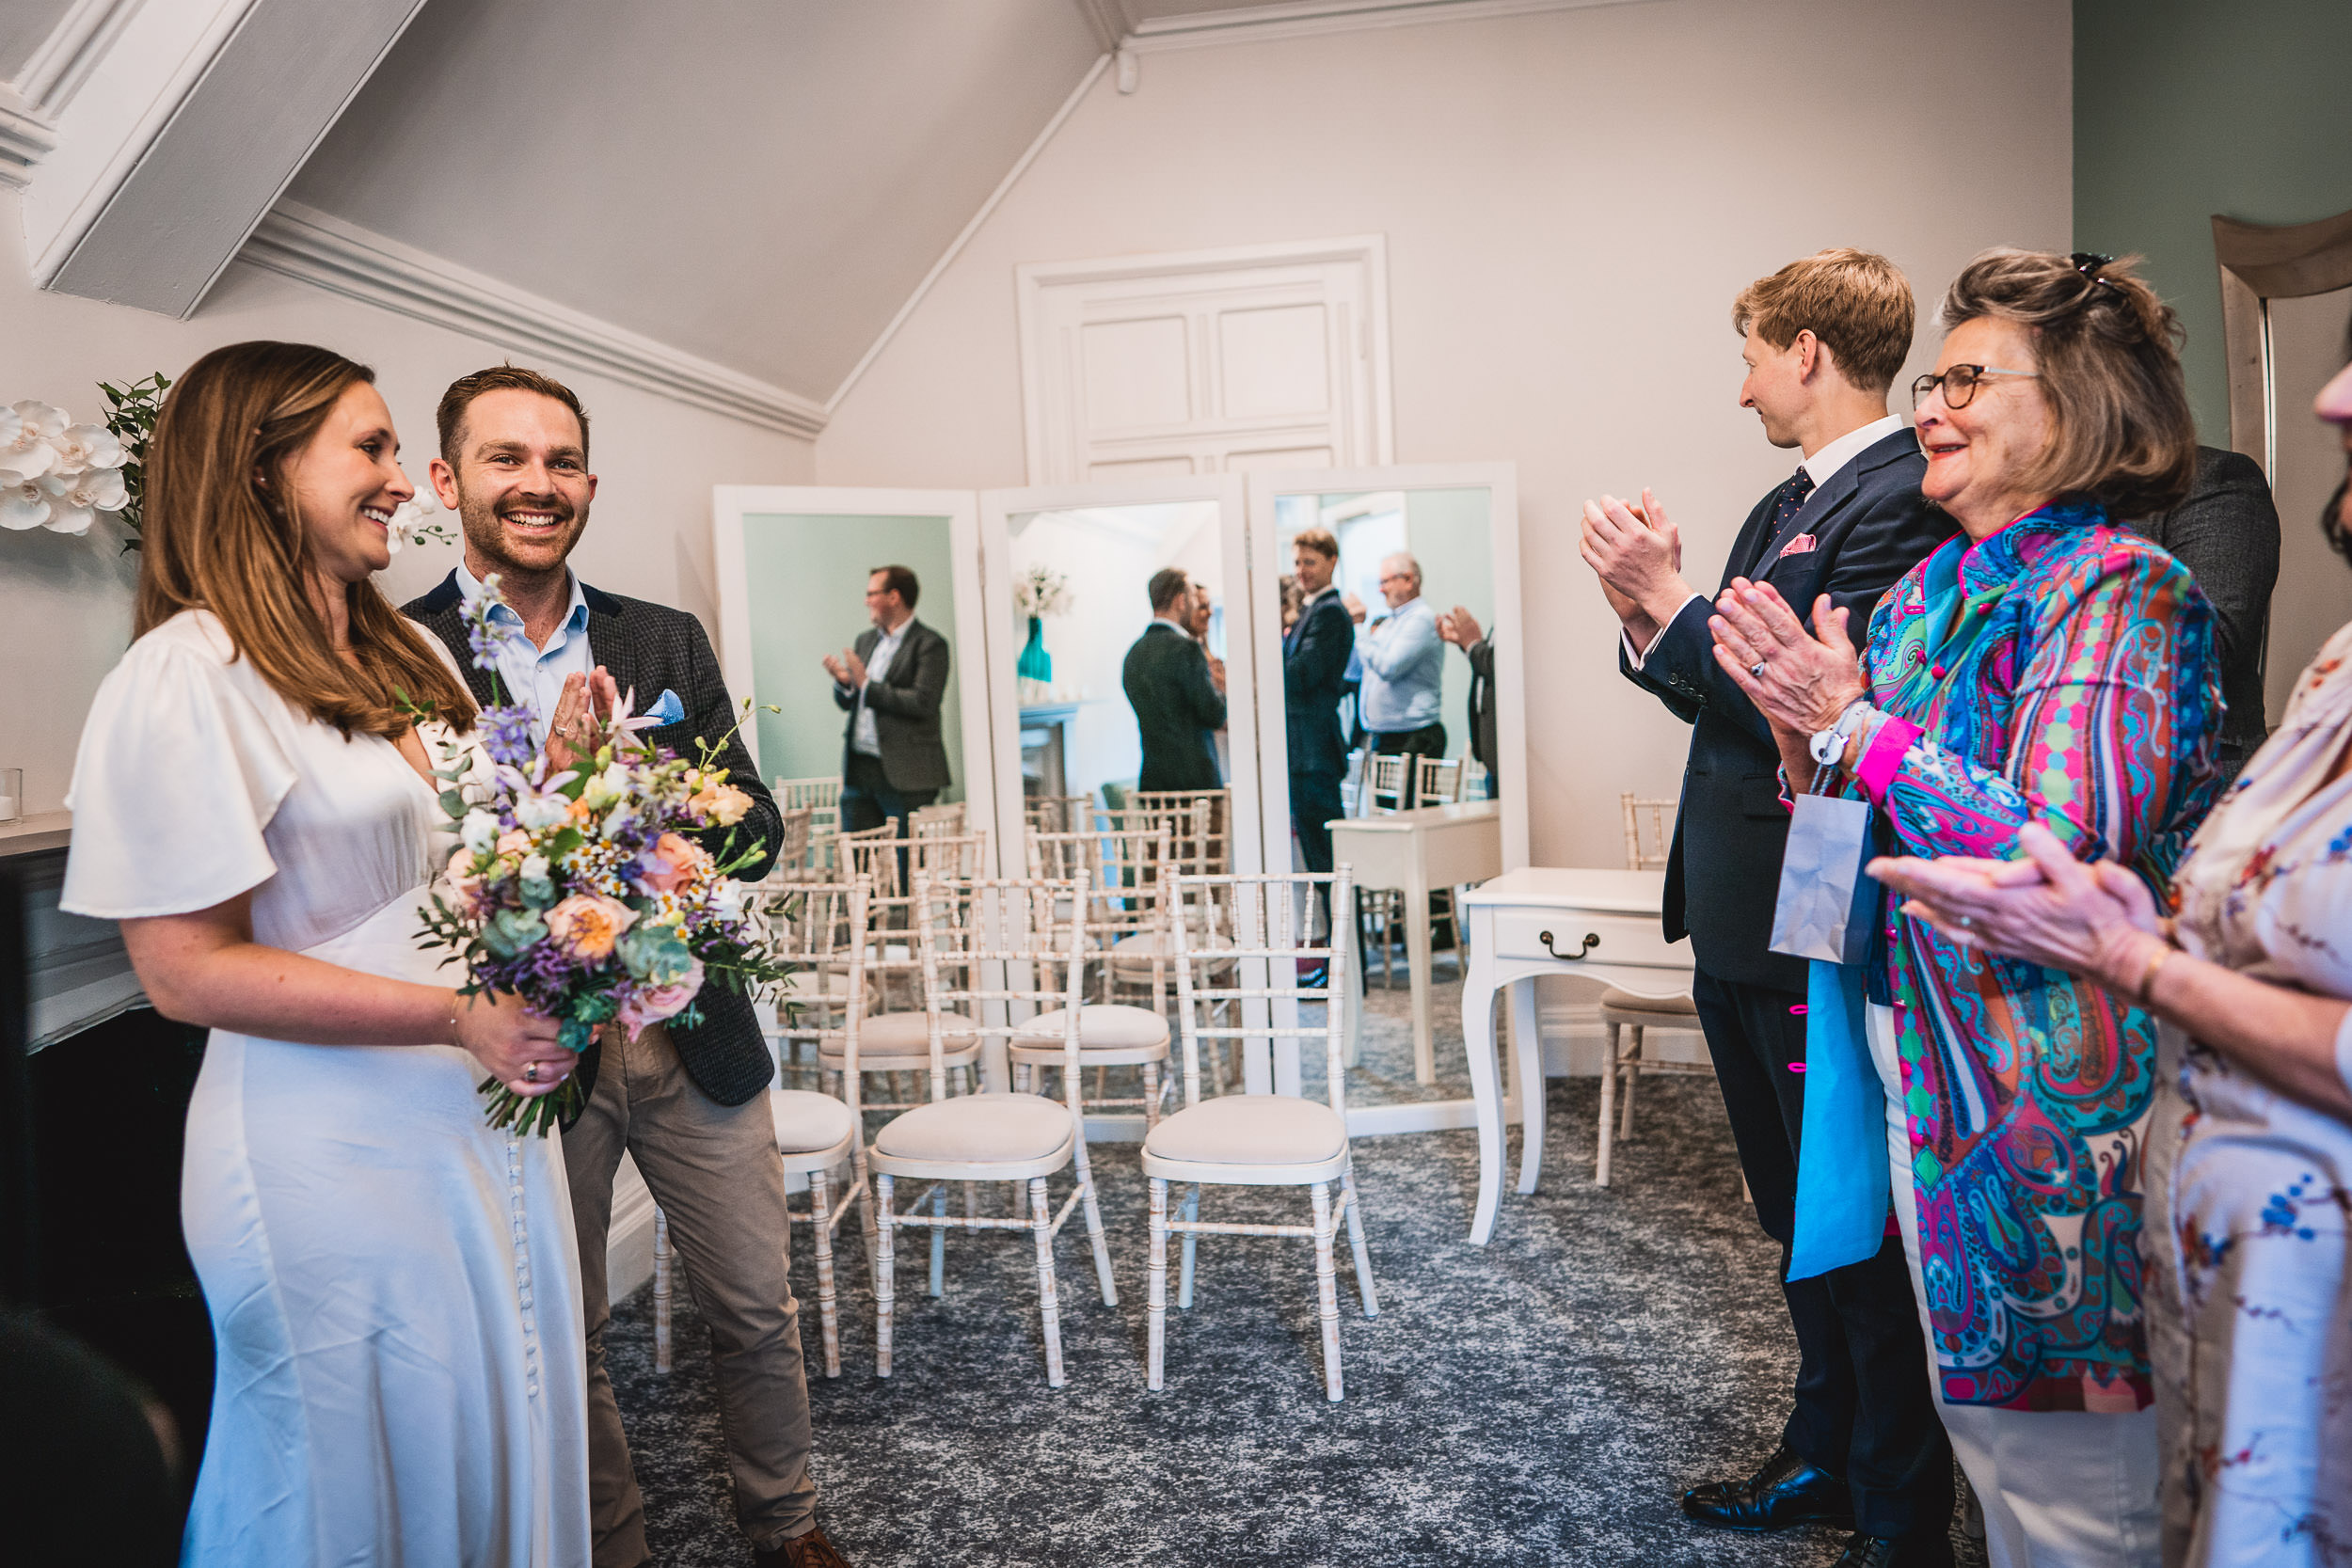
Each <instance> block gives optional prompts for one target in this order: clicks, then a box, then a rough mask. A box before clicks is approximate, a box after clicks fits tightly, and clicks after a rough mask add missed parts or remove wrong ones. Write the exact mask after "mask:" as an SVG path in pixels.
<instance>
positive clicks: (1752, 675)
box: [1748, 658, 1771, 681]
mask: <svg viewBox="0 0 2352 1568" xmlns="http://www.w3.org/2000/svg"><path fill="white" fill-rule="evenodd" d="M1770 662H1771V661H1770V660H1769V659H1761V658H1759V659H1757V660H1756V662H1755V663H1754V664H1751V665H1749V666H1748V678H1749V679H1750V680H1759V681H1760V680H1762V679H1763V678H1764V666H1765V665H1766V664H1768V663H1770Z"/></svg>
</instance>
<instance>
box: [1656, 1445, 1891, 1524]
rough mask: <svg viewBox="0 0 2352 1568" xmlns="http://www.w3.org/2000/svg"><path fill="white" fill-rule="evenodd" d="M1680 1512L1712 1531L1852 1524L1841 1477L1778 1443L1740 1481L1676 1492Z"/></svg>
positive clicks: (1850, 1504) (1850, 1506)
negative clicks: (1680, 1492)
mask: <svg viewBox="0 0 2352 1568" xmlns="http://www.w3.org/2000/svg"><path fill="white" fill-rule="evenodd" d="M1682 1512H1683V1513H1686V1514H1688V1515H1690V1517H1691V1518H1692V1519H1693V1520H1694V1521H1696V1522H1697V1523H1699V1524H1702V1525H1707V1526H1709V1527H1711V1528H1715V1529H1743V1530H1771V1529H1787V1528H1789V1527H1790V1526H1792V1525H1827V1526H1829V1527H1830V1528H1834V1529H1848V1530H1850V1529H1851V1528H1853V1496H1852V1494H1851V1493H1850V1492H1848V1491H1847V1490H1846V1481H1845V1478H1844V1477H1842V1476H1834V1475H1831V1474H1830V1473H1829V1472H1828V1471H1827V1470H1824V1469H1822V1468H1821V1467H1820V1465H1813V1464H1809V1463H1807V1462H1806V1460H1805V1459H1804V1456H1803V1455H1802V1454H1800V1453H1798V1452H1797V1451H1796V1450H1795V1449H1792V1448H1790V1447H1788V1444H1786V1443H1783V1444H1782V1445H1781V1446H1780V1447H1779V1448H1777V1449H1773V1450H1772V1458H1770V1459H1768V1460H1766V1461H1765V1462H1764V1467H1763V1468H1762V1469H1760V1470H1758V1471H1756V1474H1754V1475H1752V1476H1750V1477H1748V1478H1747V1479H1746V1480H1745V1481H1711V1482H1709V1483H1708V1484H1707V1485H1705V1486H1693V1487H1692V1488H1691V1490H1689V1491H1688V1492H1685V1493H1684V1494H1682Z"/></svg>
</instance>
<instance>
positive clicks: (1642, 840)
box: [1593, 790, 1715, 1187]
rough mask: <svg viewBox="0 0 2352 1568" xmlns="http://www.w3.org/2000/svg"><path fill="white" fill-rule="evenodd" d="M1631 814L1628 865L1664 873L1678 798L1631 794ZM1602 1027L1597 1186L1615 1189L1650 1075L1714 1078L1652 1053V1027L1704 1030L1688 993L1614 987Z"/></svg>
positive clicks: (1621, 801) (1704, 1067)
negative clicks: (1621, 1152) (1612, 1182)
mask: <svg viewBox="0 0 2352 1568" xmlns="http://www.w3.org/2000/svg"><path fill="white" fill-rule="evenodd" d="M1617 804H1618V806H1619V808H1620V809H1621V810H1622V811H1623V812H1624V814H1625V864H1626V869H1627V870H1629V871H1662V870H1663V869H1665V865H1666V861H1667V857H1668V855H1669V853H1670V847H1671V845H1672V843H1673V839H1672V837H1671V833H1672V828H1671V826H1670V824H1671V823H1672V821H1673V814H1674V811H1675V808H1676V805H1677V802H1675V801H1673V800H1642V799H1639V798H1638V797H1636V796H1635V795H1634V794H1633V792H1632V791H1631V790H1628V791H1626V792H1625V793H1624V794H1622V795H1620V796H1618V797H1617ZM1600 1022H1601V1027H1602V1028H1603V1029H1604V1030H1605V1031H1606V1032H1607V1033H1608V1037H1609V1044H1608V1051H1607V1053H1605V1055H1604V1056H1603V1058H1602V1061H1601V1074H1600V1126H1599V1129H1598V1136H1597V1154H1596V1155H1595V1157H1594V1161H1593V1185H1595V1186H1597V1187H1606V1186H1607V1185H1609V1169H1610V1164H1611V1162H1610V1154H1611V1151H1612V1148H1613V1145H1614V1144H1616V1143H1618V1142H1621V1141H1623V1140H1625V1139H1629V1138H1630V1137H1632V1136H1633V1091H1634V1087H1635V1085H1639V1084H1640V1083H1641V1081H1642V1079H1643V1078H1644V1077H1645V1076H1647V1077H1688V1078H1705V1077H1711V1076H1712V1075H1713V1073H1714V1070H1715V1069H1713V1068H1712V1067H1711V1066H1709V1065H1708V1063H1705V1062H1677V1061H1670V1060H1667V1059H1665V1058H1662V1057H1658V1056H1652V1055H1650V1054H1648V1050H1647V1048H1648V1035H1649V1031H1650V1030H1652V1029H1674V1030H1680V1031H1684V1032H1689V1031H1692V1030H1695V1029H1697V1028H1698V1026H1699V1010H1698V1005H1697V1004H1696V1003H1694V1002H1692V1000H1691V994H1690V992H1688V991H1685V992H1683V993H1682V994H1681V995H1679V996H1637V995H1635V994H1634V993H1633V992H1631V991H1629V990H1618V989H1617V988H1616V987H1614V986H1611V987H1609V988H1608V989H1607V990H1604V991H1602V992H1601V993H1600Z"/></svg>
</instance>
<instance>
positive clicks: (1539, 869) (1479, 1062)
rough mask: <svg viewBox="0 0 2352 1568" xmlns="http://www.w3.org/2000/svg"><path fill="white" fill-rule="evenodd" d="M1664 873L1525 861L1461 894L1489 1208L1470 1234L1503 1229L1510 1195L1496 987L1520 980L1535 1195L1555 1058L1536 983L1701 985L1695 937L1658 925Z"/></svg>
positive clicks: (1469, 1043)
mask: <svg viewBox="0 0 2352 1568" xmlns="http://www.w3.org/2000/svg"><path fill="white" fill-rule="evenodd" d="M1665 888H1666V874H1665V873H1664V872H1662V871H1602V870H1591V871H1585V870H1561V869H1556V868H1552V867H1549V866H1525V867H1522V868H1521V869H1519V870H1518V871H1513V872H1508V873H1506V874H1505V875H1503V876H1501V877H1497V878H1496V879H1494V880H1492V881H1490V882H1486V883H1484V884H1482V885H1481V886H1478V887H1475V888H1472V889H1471V890H1470V893H1469V894H1468V895H1465V896H1464V898H1463V900H1462V903H1463V906H1464V908H1465V910H1466V911H1467V912H1468V918H1469V921H1470V974H1469V975H1468V976H1467V977H1466V978H1465V980H1464V982H1463V985H1462V1043H1463V1045H1464V1047H1465V1048H1466V1049H1467V1051H1468V1052H1469V1054H1470V1092H1471V1094H1472V1095H1473V1096H1474V1097H1475V1101H1476V1105H1477V1117H1478V1209H1477V1212H1476V1213H1475V1214H1473V1215H1472V1217H1471V1220H1470V1240H1471V1241H1472V1242H1473V1243H1477V1244H1478V1245H1480V1246H1484V1245H1485V1244H1486V1239H1487V1238H1488V1237H1489V1236H1491V1235H1493V1234H1494V1228H1495V1211H1496V1209H1497V1208H1498V1207H1500V1205H1501V1203H1502V1156H1503V1130H1502V1118H1503V1105H1502V1073H1501V1071H1500V1065H1499V1063H1498V1062H1497V1060H1496V1056H1495V1040H1494V995H1495V992H1496V991H1497V990H1500V989H1502V987H1505V986H1508V987H1510V988H1511V1048H1512V1062H1511V1067H1512V1080H1513V1082H1514V1084H1515V1085H1517V1086H1518V1097H1519V1123H1520V1138H1521V1147H1520V1150H1519V1184H1518V1190H1519V1191H1520V1192H1523V1193H1532V1192H1534V1190H1535V1178H1536V1175H1537V1173H1538V1172H1539V1171H1540V1170H1541V1169H1542V1168H1543V1163H1544V1063H1543V1047H1542V1041H1541V1039H1540V1037H1539V1036H1538V1035H1537V1032H1536V1027H1535V981H1536V979H1537V978H1538V977H1539V976H1541V975H1545V974H1581V975H1583V976H1584V977H1585V978H1587V979H1592V980H1598V981H1601V982H1602V983H1603V984H1606V985H1612V986H1615V987H1617V988H1619V989H1620V990H1629V991H1631V992H1633V993H1634V994H1635V995H1637V996H1661V997H1662V996H1678V995H1680V994H1681V993H1682V992H1684V991H1686V990H1690V989H1691V974H1692V968H1691V943H1690V941H1689V939H1688V938H1685V939H1684V940H1682V941H1680V942H1668V941H1667V940H1666V938H1665V935H1664V933H1663V932H1662V931H1661V929H1660V927H1659V910H1660V906H1661V903H1662V902H1663V898H1664V894H1665Z"/></svg>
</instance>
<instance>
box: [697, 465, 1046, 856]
mask: <svg viewBox="0 0 2352 1568" xmlns="http://www.w3.org/2000/svg"><path fill="white" fill-rule="evenodd" d="M779 513H780V514H784V515H793V516H806V515H818V516H870V517H944V518H946V522H947V531H948V539H947V544H948V554H949V557H950V559H951V560H952V562H954V582H953V584H952V585H951V586H952V591H953V594H954V596H955V607H956V625H957V626H958V627H960V628H961V627H964V626H970V627H973V628H975V632H976V633H977V635H971V634H967V635H965V636H963V637H960V638H959V639H958V640H957V641H958V642H959V644H961V645H959V646H958V647H956V648H955V650H954V657H955V660H956V690H957V693H958V696H959V699H960V702H959V706H960V708H961V718H962V722H963V755H962V757H961V759H960V761H961V768H962V780H963V798H964V802H965V812H966V815H967V816H968V817H969V818H970V819H971V820H973V821H976V822H986V823H990V824H992V825H993V824H994V823H996V822H997V821H998V819H999V816H1000V813H999V807H998V801H997V799H996V790H997V768H996V766H995V761H994V752H995V746H994V744H993V742H994V731H993V727H992V726H991V724H990V721H989V688H990V682H989V681H988V680H987V679H974V678H972V675H973V672H972V671H970V670H968V669H966V668H964V667H963V664H964V661H965V660H966V659H967V658H969V657H973V649H974V648H975V646H977V648H978V650H979V654H978V657H979V659H980V665H981V670H982V671H983V672H986V671H989V670H992V669H993V666H994V663H995V661H994V660H993V658H991V657H989V655H988V647H989V643H988V630H987V628H988V625H989V611H988V601H987V595H986V594H984V593H983V591H982V588H981V582H980V571H981V567H980V509H979V498H978V496H977V494H976V493H975V492H973V491H970V490H885V489H868V488H866V487H864V486H858V487H855V488H850V487H834V486H828V485H802V484H719V485H714V486H712V488H711V543H712V549H713V558H714V559H713V566H714V570H715V572H716V574H717V578H718V590H719V667H720V670H721V673H723V674H724V675H725V677H726V682H727V689H728V690H729V691H730V692H732V693H734V695H735V699H736V701H737V702H741V701H742V700H743V699H745V698H746V697H750V698H753V699H754V700H755V701H756V700H757V691H758V688H757V687H756V686H755V684H754V681H753V669H752V613H753V606H752V603H751V594H750V589H751V584H750V578H749V566H748V562H747V559H746V557H745V555H744V553H743V520H744V518H746V517H753V516H763V515H771V514H779ZM1007 657H1010V656H1009V655H1008V656H1007ZM808 676H809V679H811V680H812V681H816V680H822V679H824V672H823V671H822V670H821V669H818V668H815V667H812V668H811V669H810V670H809V672H808ZM743 740H744V744H745V745H746V746H747V747H748V748H749V749H750V751H751V753H752V761H753V763H754V764H755V766H757V767H758V768H759V769H760V778H761V779H762V781H769V780H770V778H771V775H770V773H769V770H768V768H767V766H766V764H765V763H764V762H763V761H762V759H761V757H760V754H759V727H758V725H757V724H755V723H752V722H749V721H746V723H745V724H744V727H743ZM1013 768H1014V784H1015V787H1016V790H1017V788H1018V785H1019V778H1020V759H1019V755H1018V752H1016V753H1015V756H1014V761H1013ZM1013 820H1014V822H1015V823H1016V824H1018V823H1019V821H1020V807H1019V802H1018V800H1016V801H1015V802H1014V806H1013ZM991 836H992V840H993V842H992V843H991V845H990V849H991V855H992V858H993V860H994V861H995V863H996V867H997V870H996V875H999V876H1015V877H1017V876H1020V875H1022V874H1023V873H1022V872H1021V871H1020V870H1019V869H1018V868H1017V863H1018V862H1019V859H1020V857H1021V848H1020V844H1021V841H1020V838H1019V836H1018V834H1017V833H1016V835H1015V836H1014V838H1013V840H1012V846H1013V847H1012V855H1013V861H1012V862H1010V863H1009V862H1008V861H1007V860H1006V859H1005V854H1006V849H1005V839H1004V835H1003V834H1002V833H1001V832H994V833H992V835H991ZM1008 864H1012V865H1014V866H1015V868H1014V869H1010V870H1008V869H1006V867H1007V866H1008Z"/></svg>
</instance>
